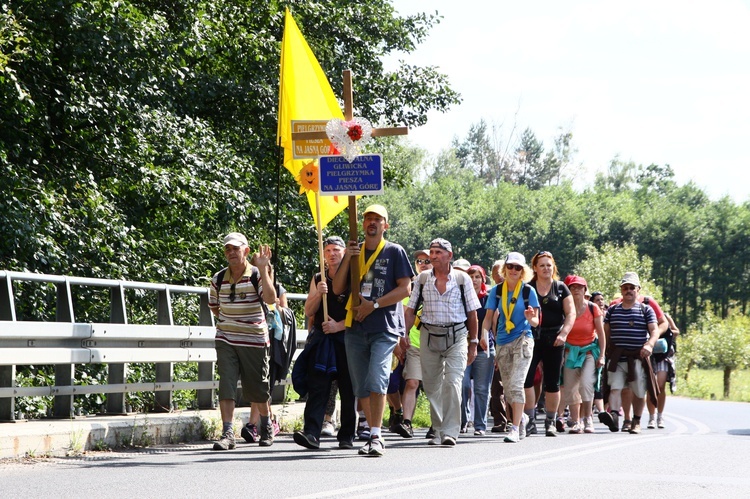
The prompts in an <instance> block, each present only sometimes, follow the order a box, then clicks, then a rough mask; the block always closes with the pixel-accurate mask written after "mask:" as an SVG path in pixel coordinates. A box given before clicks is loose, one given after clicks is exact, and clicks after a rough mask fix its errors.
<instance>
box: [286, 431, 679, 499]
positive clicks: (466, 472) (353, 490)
mask: <svg viewBox="0 0 750 499" xmlns="http://www.w3.org/2000/svg"><path fill="white" fill-rule="evenodd" d="M667 438H674V435H672V434H671V433H670V434H666V435H661V436H659V435H654V436H650V435H643V434H641V435H639V436H637V437H634V438H629V439H628V440H627V441H621V442H613V443H610V444H604V445H602V442H598V441H594V442H590V443H585V444H578V445H570V446H566V447H561V448H558V449H553V450H546V451H541V452H534V453H531V454H524V455H521V456H512V457H507V458H505V459H499V460H496V461H489V462H485V463H483V464H482V467H483V468H484V471H477V468H476V464H471V465H467V466H461V467H459V468H451V469H447V470H439V471H435V472H433V473H425V474H422V475H410V476H408V477H404V478H397V479H389V480H388V485H389V486H390V487H394V486H396V485H399V487H398V489H397V490H394V491H393V493H394V494H399V495H401V494H403V493H404V492H406V491H408V490H417V489H423V488H426V487H433V486H435V485H440V484H448V483H456V482H461V481H465V480H471V479H474V478H479V477H486V476H488V475H493V476H497V474H498V472H505V471H507V470H514V469H519V468H525V467H532V466H538V465H539V464H544V463H547V462H554V461H560V460H563V459H565V460H568V459H575V458H576V457H578V456H586V455H589V454H594V453H597V454H600V453H602V452H605V453H606V451H608V450H611V449H618V448H621V447H628V446H631V445H638V444H642V443H647V442H649V443H650V442H654V441H658V440H664V439H667ZM499 445H507V444H499ZM521 445H523V444H521ZM519 461H522V462H519ZM498 470H499V471H498ZM415 482H416V483H415ZM401 484H403V485H401ZM362 491H363V488H362V484H357V485H353V486H351V487H346V488H343V489H337V490H327V491H324V492H318V493H315V494H310V495H305V496H298V497H297V498H296V499H313V498H322V497H335V496H349V495H353V494H356V496H357V497H358V498H361V497H383V496H384V495H388V492H384V491H383V490H378V491H377V492H373V493H372V494H363V493H362Z"/></svg>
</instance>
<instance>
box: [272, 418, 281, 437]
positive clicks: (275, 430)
mask: <svg viewBox="0 0 750 499" xmlns="http://www.w3.org/2000/svg"><path fill="white" fill-rule="evenodd" d="M271 426H272V427H273V436H274V437H275V436H276V435H278V434H279V433H280V432H281V427H280V426H279V423H278V422H277V421H276V420H275V419H274V420H271Z"/></svg>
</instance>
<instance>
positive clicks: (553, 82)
mask: <svg viewBox="0 0 750 499" xmlns="http://www.w3.org/2000/svg"><path fill="white" fill-rule="evenodd" d="M393 4H394V7H395V8H396V10H397V11H398V12H399V13H400V14H402V15H405V14H411V13H415V12H428V13H433V12H434V11H437V12H438V14H440V15H441V16H443V19H442V21H441V23H440V24H438V25H437V26H436V27H434V28H433V29H432V30H431V31H430V34H429V36H428V38H427V39H426V41H425V42H424V43H423V44H421V45H419V46H418V48H417V50H416V51H414V52H412V53H411V54H399V55H398V56H397V58H398V59H403V60H405V61H406V62H407V63H409V64H417V65H420V66H428V65H429V66H437V67H438V68H439V70H440V72H442V73H444V74H446V75H448V77H449V80H450V85H451V87H452V88H453V89H454V90H456V91H458V92H460V93H461V95H462V98H463V102H462V103H461V104H459V105H457V106H454V107H453V108H451V110H450V111H448V112H447V113H445V114H442V113H439V112H436V111H433V112H430V114H428V123H427V125H425V126H422V127H419V128H414V129H411V130H410V131H409V140H410V141H411V142H412V143H414V144H416V145H418V146H420V147H423V148H425V149H427V150H428V151H429V152H430V153H431V154H435V155H436V154H437V153H439V152H440V151H441V150H442V149H445V148H447V147H449V146H450V143H451V141H452V139H453V138H454V137H458V138H459V139H461V138H463V137H465V136H466V134H467V132H468V130H469V127H470V126H471V125H472V124H474V123H478V122H479V121H480V120H481V119H484V120H485V121H487V122H488V124H490V125H495V126H497V127H499V136H500V137H501V138H503V139H504V140H507V139H508V137H509V135H510V133H511V130H512V129H513V127H514V125H515V130H516V131H515V134H516V136H515V138H517V136H518V135H519V134H520V133H521V132H522V131H523V130H524V129H525V128H527V127H529V128H531V129H532V130H533V131H534V133H535V134H536V136H537V138H538V139H539V140H541V141H543V143H544V146H545V150H547V149H548V148H551V146H552V144H553V140H554V137H555V136H556V135H558V134H559V130H560V128H563V129H566V130H570V131H572V133H573V145H574V147H575V148H576V149H577V153H576V155H575V157H574V158H573V160H574V164H575V165H576V168H575V169H574V171H575V172H576V174H575V179H574V184H575V185H577V186H579V187H580V186H584V185H590V184H591V183H592V182H593V178H594V175H595V173H596V172H597V171H602V170H605V169H606V167H607V166H608V165H609V163H610V161H611V160H612V159H613V158H615V157H619V159H620V160H623V161H633V162H635V163H636V164H642V165H644V166H645V165H649V164H652V163H655V164H658V165H665V164H669V165H670V166H671V167H672V169H673V170H674V172H675V180H676V181H677V182H678V184H680V185H682V184H685V183H687V182H688V181H691V180H692V181H693V182H695V183H696V184H697V185H698V186H700V187H701V188H702V189H703V190H704V191H705V192H706V193H708V195H709V196H710V197H711V198H712V199H714V200H717V199H719V198H721V197H722V196H725V195H729V196H730V197H731V198H732V199H733V200H734V201H735V202H737V203H743V202H745V201H750V182H748V181H747V180H746V179H748V178H749V177H750V174H749V173H748V169H750V0H712V1H708V0H705V1H693V0H681V1H674V0H630V1H628V2H616V3H615V2H602V1H599V0H594V1H592V0H568V1H559V0H529V1H522V2H519V1H513V2H511V1H508V0H488V1H485V0H464V1H456V0H394V1H393ZM391 62H393V61H391Z"/></svg>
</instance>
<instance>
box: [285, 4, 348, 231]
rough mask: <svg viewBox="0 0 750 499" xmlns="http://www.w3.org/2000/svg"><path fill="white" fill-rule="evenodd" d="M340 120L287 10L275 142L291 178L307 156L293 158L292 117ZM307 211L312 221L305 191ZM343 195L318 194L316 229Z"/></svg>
mask: <svg viewBox="0 0 750 499" xmlns="http://www.w3.org/2000/svg"><path fill="white" fill-rule="evenodd" d="M334 118H339V119H344V114H343V113H342V111H341V107H340V106H339V102H338V100H336V96H335V95H334V94H333V90H332V89H331V84H330V83H329V82H328V78H326V75H325V73H324V72H323V69H322V68H321V67H320V64H319V63H318V60H317V59H316V58H315V54H313V52H312V50H310V46H309V45H308V44H307V42H306V41H305V38H304V37H303V36H302V33H301V32H300V30H299V28H298V27H297V23H296V22H294V18H293V17H292V14H291V13H290V12H289V9H286V17H285V20H284V38H283V40H282V42H281V75H280V82H279V124H278V130H277V141H278V143H279V144H280V145H281V146H282V147H283V148H284V166H285V167H286V169H287V170H289V171H290V172H291V173H292V175H294V177H295V178H297V177H299V172H300V170H301V169H302V168H303V166H304V165H305V163H310V161H312V160H310V159H307V160H302V159H294V157H293V144H292V120H326V121H327V120H331V119H334ZM306 192H307V201H308V203H309V204H310V212H311V213H312V216H313V219H314V220H315V222H316V224H317V222H318V220H317V216H316V209H315V192H314V191H313V190H306ZM348 203H349V201H348V199H347V197H346V196H320V226H319V227H320V228H321V229H322V228H324V227H325V226H326V225H328V223H329V222H330V221H331V220H333V218H334V217H335V216H336V215H338V214H339V213H341V211H342V210H343V209H344V208H346V207H347V206H348Z"/></svg>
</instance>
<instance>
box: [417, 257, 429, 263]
mask: <svg viewBox="0 0 750 499" xmlns="http://www.w3.org/2000/svg"><path fill="white" fill-rule="evenodd" d="M430 263H432V262H431V261H430V260H429V259H428V258H425V259H422V258H417V265H420V264H421V265H429V264H430Z"/></svg>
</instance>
